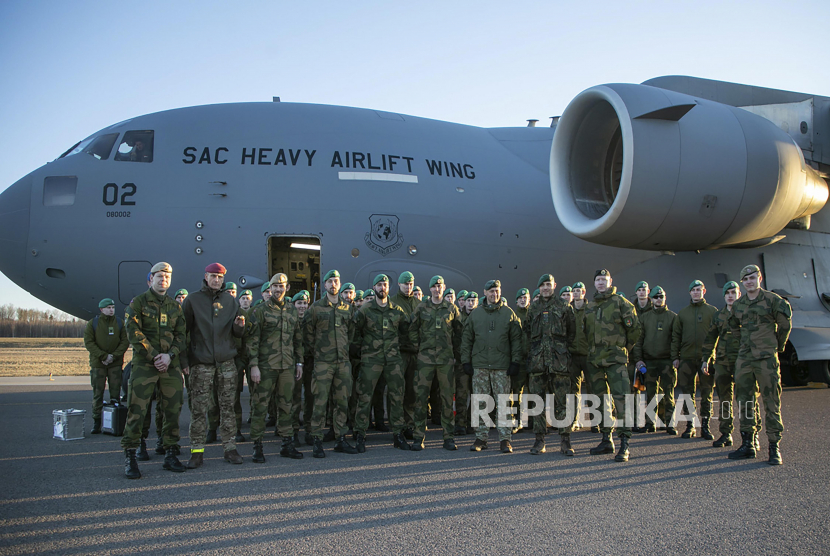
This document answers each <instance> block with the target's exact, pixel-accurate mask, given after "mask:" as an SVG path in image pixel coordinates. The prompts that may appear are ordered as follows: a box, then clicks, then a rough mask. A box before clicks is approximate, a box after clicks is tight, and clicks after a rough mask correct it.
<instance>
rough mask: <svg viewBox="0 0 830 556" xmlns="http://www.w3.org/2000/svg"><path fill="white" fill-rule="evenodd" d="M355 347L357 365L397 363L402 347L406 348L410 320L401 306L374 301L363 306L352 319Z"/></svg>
mask: <svg viewBox="0 0 830 556" xmlns="http://www.w3.org/2000/svg"><path fill="white" fill-rule="evenodd" d="M354 343H355V344H356V345H357V346H358V348H359V349H360V361H361V363H366V364H367V365H375V364H384V363H388V362H400V361H401V351H402V349H403V347H404V345H407V346H408V345H409V317H407V316H406V312H405V311H404V310H403V309H402V308H401V306H400V305H398V304H397V303H395V302H393V301H387V302H386V307H381V306H380V305H378V303H377V300H374V301H369V302H368V303H364V304H363V307H361V308H360V310H359V311H357V312H356V313H355V315H354Z"/></svg>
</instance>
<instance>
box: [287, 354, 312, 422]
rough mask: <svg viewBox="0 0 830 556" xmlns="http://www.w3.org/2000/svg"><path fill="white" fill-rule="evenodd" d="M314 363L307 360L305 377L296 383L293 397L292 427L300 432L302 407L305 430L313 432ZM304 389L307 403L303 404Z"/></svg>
mask: <svg viewBox="0 0 830 556" xmlns="http://www.w3.org/2000/svg"><path fill="white" fill-rule="evenodd" d="M313 368H314V364H313V363H309V360H306V363H305V367H304V368H303V378H302V379H301V380H298V381H296V382H295V383H294V394H293V396H292V397H291V429H292V430H293V431H294V432H295V433H297V432H300V409H302V412H303V421H304V424H305V431H306V432H307V433H309V434H311V412H312V411H313V410H314V396H312V395H311V371H312V369H313ZM303 390H305V404H303Z"/></svg>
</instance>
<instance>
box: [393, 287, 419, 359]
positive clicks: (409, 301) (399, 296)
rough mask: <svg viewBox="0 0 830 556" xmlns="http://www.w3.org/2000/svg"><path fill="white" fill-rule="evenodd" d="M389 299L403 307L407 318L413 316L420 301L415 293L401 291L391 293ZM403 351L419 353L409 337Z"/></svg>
mask: <svg viewBox="0 0 830 556" xmlns="http://www.w3.org/2000/svg"><path fill="white" fill-rule="evenodd" d="M389 301H392V302H393V303H395V305H397V306H398V307H400V308H401V309H403V312H404V313H405V314H406V318H411V317H412V312H413V311H414V310H415V308H416V307H417V306H418V304H419V303H420V302H419V301H418V298H417V297H415V296H414V295H404V294H403V293H401V292H400V291H399V292H398V293H396V294H395V295H390V296H389ZM401 351H402V352H403V353H408V354H410V355H415V354H416V353H417V351H416V348H415V346H413V345H412V344H410V343H409V341H408V338H407V342H406V345H402V346H401Z"/></svg>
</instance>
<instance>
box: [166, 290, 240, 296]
mask: <svg viewBox="0 0 830 556" xmlns="http://www.w3.org/2000/svg"><path fill="white" fill-rule="evenodd" d="M179 291H181V290H179ZM176 295H179V294H178V292H177V293H176ZM246 295H250V296H251V297H253V296H254V294H253V292H251V290H242V293H241V294H239V297H245V296H246Z"/></svg>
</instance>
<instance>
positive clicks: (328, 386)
mask: <svg viewBox="0 0 830 556" xmlns="http://www.w3.org/2000/svg"><path fill="white" fill-rule="evenodd" d="M225 274H226V270H225V268H224V267H223V266H222V265H221V264H219V263H213V264H211V265H209V266H208V267H207V268H206V269H205V278H204V281H203V283H202V288H201V289H200V290H199V291H197V292H194V293H192V294H188V292H187V291H186V290H179V291H178V292H176V295H175V300H174V299H173V298H171V297H169V296H168V295H167V291H168V289H169V288H170V283H171V279H172V267H171V266H170V265H169V264H168V263H164V262H162V263H158V264H156V265H154V266H153V268H152V270H151V273H150V275H149V276H148V286H149V289H148V290H147V291H146V292H144V293H142V294H140V295H138V296H137V297H136V298H135V299H133V301H132V302H131V303H130V306H129V307H128V309H127V312H126V315H125V322H124V323H121V322H120V320H119V319H118V318H117V317H115V316H114V310H115V307H114V303H113V301H112V300H111V299H104V300H102V301H101V303H100V308H101V314H100V315H98V316H96V317H95V318H94V319H93V320H91V321H90V322H89V324H88V325H87V329H86V332H85V343H86V346H87V348H88V349H89V352H90V366H91V381H92V385H93V419H94V429H93V433H95V432H100V424H101V421H100V419H101V417H100V415H101V406H102V402H103V391H104V383H105V382H106V381H108V382H109V389H110V395H111V396H112V395H113V392H118V391H119V387H120V384H119V382H120V370H121V364H122V362H123V358H124V353H125V352H126V349H127V347H128V345H131V346H132V349H133V358H132V371H131V374H130V378H129V388H128V395H127V396H128V414H127V419H126V425H125V428H124V435H123V437H122V439H121V445H122V447H123V448H124V450H125V475H126V476H127V477H128V478H139V477H140V476H141V473H140V471H139V469H138V465H137V452H138V456H139V457H138V459H149V457H143V458H142V457H140V456H141V454H142V453H145V454H146V444H145V438H146V435H147V430H148V429H149V419H147V418H148V417H149V405H150V403H151V401H152V400H153V399H157V416H156V419H157V426H158V422H159V420H161V422H162V425H161V434H160V435H159V444H158V446H157V448H156V451H157V452H158V453H164V454H165V459H164V468H165V469H168V470H171V471H177V472H181V471H185V470H186V469H197V468H199V467H200V466H202V465H203V463H204V460H203V454H204V449H205V444H206V443H208V442H209V441H210V440H211V439H210V438H209V436H210V435H211V432H213V431H215V428H216V425H215V423H216V421H218V428H219V432H220V435H221V441H222V444H223V448H224V457H225V459H226V460H227V461H228V462H230V463H235V464H239V463H242V462H243V458H242V456H241V455H240V454H239V452H238V451H237V445H236V443H237V442H241V441H243V440H244V437H242V435H241V430H240V428H241V421H242V409H241V403H240V393H241V392H242V386H243V377H246V378H247V382H248V384H249V389H250V391H251V418H250V423H251V427H250V435H251V440H252V441H253V457H252V459H253V461H254V462H256V463H262V462H265V454H264V448H263V436H264V433H265V428H266V423H267V416H268V413H269V411H270V413H271V415H272V419H273V416H277V420H276V432H277V435H278V436H280V437H282V445H281V449H280V456H282V457H287V458H292V459H301V458H302V457H303V454H302V452H300V451H299V449H298V448H299V446H300V444H301V442H300V436H299V432H300V428H301V422H300V412H301V405H302V400H303V398H305V406H304V408H302V414H303V419H304V421H305V423H304V424H305V428H306V438H305V443H307V444H309V445H311V446H313V450H312V455H313V456H314V457H316V458H323V457H325V456H326V453H325V450H324V448H323V442H324V441H325V440H335V441H336V442H335V445H334V451H336V452H342V453H347V454H358V453H364V452H365V451H366V433H367V430H368V429H369V428H370V426H371V425H372V420H374V427H375V428H376V430H386V431H388V430H389V428H387V427H386V426H385V425H384V424H383V420H384V409H383V408H384V404H383V393H384V390H385V392H386V408H387V411H388V416H389V420H388V422H389V427H391V432H392V439H391V440H392V444H393V446H394V447H395V448H399V449H402V450H416V451H418V450H422V449H424V447H425V445H424V437H425V432H426V425H427V420H428V417H429V412H430V404H431V405H432V410H433V418H434V419H437V416H438V414H440V423H441V428H442V432H443V447H444V448H445V449H447V450H456V449H457V445H456V443H455V439H456V437H457V436H460V435H464V434H468V433H472V432H474V433H475V441H474V442H473V444H472V446H471V447H470V449H471V450H472V451H476V452H478V451H482V450H486V449H487V444H488V436H489V432H490V428H491V426H493V420H492V416H493V415H499V417H500V418H499V419H497V423H496V428H497V430H498V436H499V449H500V450H501V451H502V452H504V453H511V452H512V451H513V448H512V444H511V440H512V434H513V433H515V432H516V431H517V430H518V429H519V428H521V424H520V423H522V422H524V423H525V426H529V427H532V431H533V433H534V434H535V437H536V441H535V443H534V445H533V447H532V448H531V450H530V453H531V454H534V455H538V454H542V453H544V452H545V451H546V443H545V437H546V435H547V434H549V433H550V432H557V433H558V434H559V437H560V438H559V440H560V450H561V452H562V453H563V454H565V455H567V456H573V455H574V449H573V447H572V445H571V441H570V434H571V432H572V431H573V430H574V429H575V428H576V427H577V426H578V419H577V418H576V417H574V418H573V419H571V417H570V415H569V414H568V413H566V410H567V409H568V405H569V404H568V402H569V401H570V402H572V401H573V399H574V398H576V399H577V401H576V406H577V407H578V406H579V402H578V397H579V395H580V391H581V390H582V386H583V381H584V382H585V385H586V390H587V392H590V393H591V394H593V395H594V396H598V397H600V398H602V400H603V403H602V404H601V406H602V407H601V411H602V417H603V418H602V421H601V426H597V427H594V428H593V429H592V430H594V431H595V432H601V433H602V440H601V441H600V443H599V445H598V446H596V447H595V448H592V449H591V450H590V452H591V454H613V453H614V452H615V449H616V447H615V443H614V439H613V437H612V433H613V432H614V430H616V431H617V434H618V437H619V450H618V451H617V453H616V456H615V458H614V459H615V460H616V461H628V459H629V456H630V448H629V442H630V438H631V434H632V432H641V433H649V432H656V431H657V430H665V432H666V433H668V434H670V435H676V434H678V431H677V428H676V424H677V423H678V422H680V421H686V422H687V426H686V429H685V431H684V432H683V434H682V436H683V438H692V437H694V436H696V435H697V432H698V431H697V428H696V424H698V425H699V426H700V435H701V436H702V437H703V438H706V439H708V440H714V435H713V434H712V432H711V430H710V428H709V423H710V419H711V418H712V417H713V412H712V409H713V390H714V387H717V391H718V398H719V399H720V402H721V408H722V409H721V416H720V433H721V436H720V438H718V439H717V440H716V441H714V442H713V446H715V447H724V446H731V445H732V443H733V441H732V428H733V409H732V405H733V397H736V398H737V402H738V409H739V411H738V412H737V413H739V416H740V433H741V437H742V442H741V445H740V447H739V448H738V449H737V450H736V451H734V452H730V453H729V458H732V459H745V458H755V457H756V454H757V451H758V449H759V442H758V435H759V431H760V416H759V414H758V412H757V411H756V396H757V395H759V394H760V396H761V398H762V399H763V403H764V408H765V410H766V431H767V436H768V439H769V460H768V462H769V463H770V464H773V465H775V464H777V465H780V464H781V463H782V458H781V453H780V448H779V442H780V439H781V433H782V431H783V424H782V421H781V413H780V397H781V381H780V370H779V363H778V353H780V352H782V351H783V350H784V347H785V345H786V342H787V338H788V335H789V331H790V328H791V309H790V306H789V304H788V303H787V302H786V300H784V299H782V298H781V297H779V296H778V295H776V294H774V293H772V292H769V291H766V290H764V289H762V288H761V287H760V286H761V281H762V276H761V271H760V269H759V268H758V267H757V266H755V265H749V266H746V267H745V268H743V269H742V270H741V273H740V279H741V282H742V284H743V286H744V289H745V295H743V296H742V295H741V289H740V287H739V285H738V284H737V283H736V282H729V283H727V284H726V285H725V286H724V287H723V294H724V300H725V303H726V305H725V307H724V308H723V309H721V310H720V311H719V310H718V309H716V308H715V307H713V306H712V305H709V304H708V303H706V300H705V297H704V296H705V293H706V289H705V286H704V284H703V283H702V282H701V281H699V280H695V281H693V282H692V283H691V285H690V287H689V293H690V303H689V305H688V306H686V307H684V308H683V309H682V310H680V311H679V313H674V312H672V311H670V310H669V309H668V306H667V298H666V292H665V291H664V289H663V288H662V287H660V286H657V287H655V288H653V289H651V288H650V287H649V285H648V284H647V283H646V282H640V283H639V284H637V288H636V297H634V298H632V301H633V302H632V301H629V300H628V299H626V298H625V297H624V295H623V294H621V293H618V292H617V290H616V288H615V287H614V286H613V285H612V278H611V273H610V272H609V271H608V270H607V269H600V270H598V271H596V273H595V276H594V284H593V285H594V289H595V293H594V294H593V299H592V300H591V301H588V300H587V299H586V294H587V290H586V287H585V285H584V284H583V283H582V282H577V283H575V284H573V286H565V287H562V288H561V289H560V290H559V291H558V293H557V292H556V288H557V284H556V282H555V279H554V277H553V275H551V274H544V275H542V276H541V277H540V278H539V280H538V283H537V290H536V291H535V292H533V294H532V295H531V293H530V292H529V290H528V289H526V288H522V289H520V290H519V291H518V292H517V295H516V309H515V310H514V309H512V308H511V307H509V306H508V303H507V300H506V299H505V297H504V296H503V295H502V290H501V283H500V282H499V280H489V281H487V282H486V284H485V285H484V296H483V297H482V299H481V300H479V296H478V294H477V293H476V292H466V291H461V292H458V294H457V295H456V293H455V292H454V291H453V290H452V289H447V288H446V285H445V283H444V279H443V278H442V277H441V276H433V277H432V278H431V279H430V281H429V294H428V295H427V296H425V297H419V296H417V292H416V286H415V285H414V276H413V275H412V273H410V272H404V273H402V274H401V275H400V277H399V279H398V284H397V289H398V291H397V293H396V294H395V295H391V293H390V287H391V284H390V279H389V277H388V276H386V275H385V274H379V275H378V276H376V277H375V278H374V280H373V285H372V288H371V289H370V290H366V291H365V292H362V291H360V290H357V289H356V288H355V287H354V285H353V284H350V283H346V284H343V285H342V287H341V281H340V273H339V272H338V271H337V270H331V271H329V272H328V273H327V274H326V275H325V276H324V278H323V284H324V288H325V293H324V295H323V296H322V297H321V299H319V300H317V301H315V302H314V303H311V304H310V301H311V300H310V295H309V292H307V291H305V290H304V291H301V292H299V293H297V294H296V295H294V296H293V298H292V297H290V296H289V295H288V290H289V289H290V285H289V283H288V277H287V276H286V275H285V274H282V273H279V274H276V275H274V276H273V277H272V278H271V280H270V282H269V283H267V284H266V285H265V286H263V288H262V292H261V293H262V300H260V301H258V302H257V303H252V301H253V299H252V298H253V295H252V292H251V291H250V290H245V291H243V292H242V293H241V294H240V295H239V297H238V298H237V296H236V293H237V292H236V285H235V284H233V283H231V282H229V283H225V281H224V276H225ZM479 301H481V303H480V304H479ZM183 382H187V392H188V403H189V406H190V411H191V421H190V444H191V445H190V459H189V460H188V461H187V462H186V463H182V462H180V461H179V460H178V458H177V456H178V455H180V448H179V445H178V442H179V426H178V422H179V414H180V412H181V407H182V403H183V388H182V386H183ZM641 383H644V386H642V385H641ZM698 384H699V385H700V388H701V404H700V419H698V418H697V416H696V415H695V412H696V407H695V391H696V389H697V386H698ZM635 386H637V387H639V388H636V387H635ZM675 387H677V389H678V390H679V393H680V398H679V399H681V400H683V399H685V401H686V403H681V404H679V406H680V407H679V409H678V411H677V414H678V415H675ZM640 389H645V392H646V401H647V403H648V404H649V407H659V409H658V411H657V413H654V412H652V413H649V412H648V411H647V412H646V420H645V422H644V423H642V425H643V426H640V427H631V426H629V420H626V419H623V418H622V417H623V415H627V414H630V413H631V412H633V411H635V408H633V407H630V406H631V405H633V404H632V403H631V401H632V399H633V396H631V394H632V392H636V391H638V390H640ZM523 396H525V397H528V398H535V399H537V400H541V404H543V405H544V406H545V407H536V408H535V411H530V409H529V407H528V404H527V402H526V403H522V397H523ZM569 398H570V400H569ZM504 400H506V402H505V403H504V404H503V403H502V401H504ZM471 402H472V403H471ZM539 403H540V402H538V401H537V402H536V404H537V405H539ZM499 405H507V407H498V409H496V406H499ZM269 406H271V407H270V410H269ZM684 409H685V410H686V411H688V410H689V409H691V415H688V414H686V415H684ZM373 413H374V416H373ZM522 413H525V414H524V415H521V414H522ZM657 414H659V415H660V417H658V416H657ZM504 415H510V416H511V417H510V418H509V419H504V418H503V417H504ZM513 415H517V417H519V419H516V420H514V419H513V418H512V416H513ZM551 416H555V421H553V422H554V423H556V426H554V427H551V426H550V425H551ZM372 417H374V419H372ZM528 417H530V421H531V422H532V425H530V424H529V423H528ZM159 418H161V419H159ZM327 422H330V423H331V425H330V428H329V431H328V433H327V434H326V433H324V431H325V429H326V425H327ZM472 425H477V426H476V428H472ZM349 429H351V432H352V439H353V441H354V444H352V443H351V442H349V440H348V439H347V434H348V433H349V432H350V430H349Z"/></svg>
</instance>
